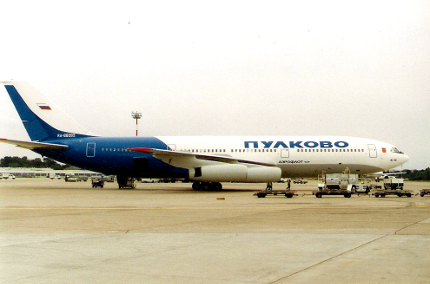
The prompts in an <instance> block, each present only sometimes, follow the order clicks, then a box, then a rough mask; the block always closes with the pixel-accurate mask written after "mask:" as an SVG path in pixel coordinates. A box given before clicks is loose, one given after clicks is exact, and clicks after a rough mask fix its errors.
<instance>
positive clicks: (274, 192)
mask: <svg viewBox="0 0 430 284" xmlns="http://www.w3.org/2000/svg"><path fill="white" fill-rule="evenodd" d="M266 195H275V196H276V195H285V197H286V198H293V196H297V193H296V191H295V190H289V189H287V190H267V189H266V190H262V191H259V192H256V193H254V196H257V197H258V198H264V197H266Z"/></svg>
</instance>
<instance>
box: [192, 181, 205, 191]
mask: <svg viewBox="0 0 430 284" xmlns="http://www.w3.org/2000/svg"><path fill="white" fill-rule="evenodd" d="M202 189H203V188H202V183H201V182H199V181H195V182H193V190H196V191H197V190H202Z"/></svg>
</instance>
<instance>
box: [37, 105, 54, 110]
mask: <svg viewBox="0 0 430 284" xmlns="http://www.w3.org/2000/svg"><path fill="white" fill-rule="evenodd" d="M37 105H38V106H39V107H40V109H42V110H51V107H50V106H48V105H47V104H45V103H41V104H37Z"/></svg>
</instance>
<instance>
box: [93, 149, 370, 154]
mask: <svg viewBox="0 0 430 284" xmlns="http://www.w3.org/2000/svg"><path fill="white" fill-rule="evenodd" d="M101 149H102V152H130V151H129V150H127V149H124V148H101ZM181 151H188V152H191V153H225V152H226V150H225V149H188V150H184V149H181ZM233 152H236V153H237V152H239V153H244V152H260V153H261V152H269V153H270V152H274V153H276V152H277V149H231V153H233ZM297 152H308V153H309V152H317V153H318V152H320V153H322V152H331V153H332V152H364V149H297Z"/></svg>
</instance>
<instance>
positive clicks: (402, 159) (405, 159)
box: [400, 154, 409, 165]
mask: <svg viewBox="0 0 430 284" xmlns="http://www.w3.org/2000/svg"><path fill="white" fill-rule="evenodd" d="M407 161H409V157H408V155H406V154H403V155H402V157H401V158H400V162H401V163H402V165H403V164H404V163H406V162H407Z"/></svg>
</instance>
